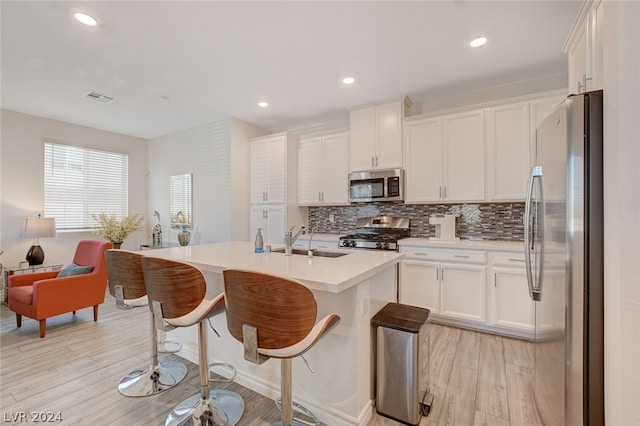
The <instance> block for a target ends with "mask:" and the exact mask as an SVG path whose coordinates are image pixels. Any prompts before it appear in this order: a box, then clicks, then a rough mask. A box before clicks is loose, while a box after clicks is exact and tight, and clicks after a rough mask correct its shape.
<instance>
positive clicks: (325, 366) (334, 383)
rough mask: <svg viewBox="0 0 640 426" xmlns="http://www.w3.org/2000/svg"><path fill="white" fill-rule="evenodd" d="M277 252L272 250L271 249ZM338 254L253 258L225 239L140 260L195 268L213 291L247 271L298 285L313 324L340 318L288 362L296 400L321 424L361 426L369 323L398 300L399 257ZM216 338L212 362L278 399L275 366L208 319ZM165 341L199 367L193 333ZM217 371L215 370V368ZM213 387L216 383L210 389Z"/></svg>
mask: <svg viewBox="0 0 640 426" xmlns="http://www.w3.org/2000/svg"><path fill="white" fill-rule="evenodd" d="M274 249H277V247H274ZM332 251H334V252H342V253H346V255H344V256H340V257H331V258H329V257H319V256H314V257H313V258H308V257H307V256H306V255H296V254H294V255H292V256H285V255H284V254H283V253H277V252H271V253H254V250H253V244H252V243H249V242H228V243H217V244H204V245H196V246H187V247H172V248H165V249H158V250H149V251H145V252H144V255H146V256H154V257H162V258H166V259H174V260H180V261H184V262H188V263H191V264H193V265H195V266H197V267H198V268H200V269H201V270H202V271H203V272H204V274H205V277H206V279H207V289H208V291H209V292H210V293H213V294H219V293H220V292H222V291H223V281H222V271H223V270H225V269H230V268H233V269H244V270H251V271H257V272H262V273H266V274H272V275H278V276H282V277H288V278H292V279H296V280H299V281H301V282H303V283H304V284H305V285H307V286H308V287H309V288H310V289H311V290H312V291H313V294H314V296H315V297H316V300H317V302H318V319H320V318H322V317H324V316H325V315H327V314H330V313H335V314H337V315H339V316H340V318H341V321H340V324H338V326H337V327H336V328H334V329H333V330H332V331H331V332H330V333H329V334H328V335H327V336H325V337H324V338H323V339H322V340H320V341H319V342H318V343H317V344H316V345H315V346H314V347H313V348H312V349H311V350H310V351H309V352H307V353H306V354H305V358H306V360H307V361H308V363H309V365H310V367H311V368H312V369H313V371H314V372H313V373H312V372H311V371H310V370H309V369H308V368H307V367H306V365H305V363H304V361H303V360H302V359H300V358H296V359H295V360H294V362H293V397H294V400H295V401H296V402H298V403H300V404H302V405H304V406H306V407H307V408H308V409H310V410H311V411H312V412H314V414H315V415H316V416H317V417H318V418H319V419H320V420H321V421H322V422H323V423H325V424H328V425H331V426H341V425H345V426H347V425H362V426H364V425H366V424H367V422H368V421H369V418H370V417H371V413H372V406H373V386H374V382H373V374H372V356H373V355H372V354H373V352H372V338H373V336H374V333H372V329H371V326H370V323H369V321H370V319H371V317H372V316H373V315H375V314H376V312H378V310H380V309H381V308H382V307H383V306H384V305H385V304H386V303H388V302H390V301H396V300H397V268H396V265H397V264H398V262H399V261H400V259H401V258H402V256H403V255H402V254H400V253H397V252H392V251H377V250H374V251H367V250H339V249H336V250H332ZM211 324H212V326H213V327H214V328H215V329H216V330H217V332H218V333H219V334H220V338H218V337H217V336H216V335H215V333H213V332H211V333H210V338H209V339H208V342H209V359H210V361H211V362H223V363H229V364H232V365H234V366H235V368H236V369H237V373H238V374H237V377H236V378H235V381H236V382H237V383H239V384H241V385H243V386H245V387H247V388H250V389H252V390H254V391H256V392H258V393H260V394H262V395H265V396H267V397H269V398H272V399H276V398H278V397H279V395H280V363H279V361H278V360H270V361H267V362H266V363H265V364H262V365H256V364H253V363H251V362H248V361H245V360H244V358H243V348H242V344H241V343H240V342H238V341H236V340H235V339H234V338H233V337H232V336H231V335H230V334H229V332H228V331H227V327H226V318H225V316H224V315H219V316H216V317H214V318H212V320H211ZM168 339H170V340H174V341H177V342H180V343H181V344H182V350H181V351H180V352H179V353H178V354H179V355H180V356H182V357H184V358H185V359H187V360H189V361H192V362H195V363H197V362H198V344H197V328H196V327H190V328H184V329H176V330H173V331H171V332H169V336H168ZM216 372H218V370H216ZM214 385H215V384H214Z"/></svg>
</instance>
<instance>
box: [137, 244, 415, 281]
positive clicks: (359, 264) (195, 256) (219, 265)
mask: <svg viewBox="0 0 640 426" xmlns="http://www.w3.org/2000/svg"><path fill="white" fill-rule="evenodd" d="M272 247H273V248H274V249H275V248H277V247H278V246H275V245H274V246H272ZM280 247H282V246H280ZM330 251H336V252H343V253H348V254H347V255H346V256H342V257H336V258H327V257H319V256H315V257H313V258H311V259H310V258H308V257H307V256H305V255H291V256H285V255H284V254H283V253H254V244H253V243H252V242H247V241H231V242H226V243H215V244H202V245H194V246H186V247H171V248H164V249H156V250H145V251H144V252H143V254H144V255H145V256H155V257H162V258H165V259H174V260H181V261H184V262H188V263H191V264H193V265H195V266H197V267H198V268H200V269H202V270H203V271H209V272H216V273H221V272H222V271H223V270H225V269H229V268H235V269H246V270H252V271H258V272H262V273H265V274H272V275H278V276H283V277H289V278H293V279H296V280H299V281H302V282H303V283H305V284H306V285H307V286H308V287H309V288H311V289H313V290H321V291H328V292H332V293H338V292H340V291H343V290H345V289H347V288H349V287H352V286H354V285H356V284H358V283H359V282H361V281H363V280H365V279H367V278H370V277H372V276H374V275H375V274H377V273H378V272H380V271H382V270H384V269H386V268H388V267H390V266H392V265H394V264H396V263H398V262H399V261H400V259H401V258H402V257H403V256H404V255H403V254H401V253H396V252H390V251H382V250H380V251H376V250H349V249H338V248H336V249H332V250H330Z"/></svg>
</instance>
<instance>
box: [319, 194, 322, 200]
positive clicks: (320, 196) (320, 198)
mask: <svg viewBox="0 0 640 426" xmlns="http://www.w3.org/2000/svg"><path fill="white" fill-rule="evenodd" d="M321 194H322V193H321V192H318V201H322V195H321Z"/></svg>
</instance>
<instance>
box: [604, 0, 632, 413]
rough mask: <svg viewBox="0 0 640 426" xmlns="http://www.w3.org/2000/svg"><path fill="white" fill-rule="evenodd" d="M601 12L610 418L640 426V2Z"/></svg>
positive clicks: (609, 3) (607, 401)
mask: <svg viewBox="0 0 640 426" xmlns="http://www.w3.org/2000/svg"><path fill="white" fill-rule="evenodd" d="M603 6H604V44H603V51H604V60H603V88H604V144H605V145H604V157H605V158H604V160H605V163H604V172H605V187H604V191H605V194H604V195H605V211H604V214H605V415H606V423H607V424H608V425H614V426H617V425H640V168H639V167H638V165H639V164H640V120H639V119H640V82H639V81H638V80H639V77H640V47H638V40H640V26H638V23H639V22H640V2H626V1H622V2H617V1H604V2H603ZM601 7H602V6H601Z"/></svg>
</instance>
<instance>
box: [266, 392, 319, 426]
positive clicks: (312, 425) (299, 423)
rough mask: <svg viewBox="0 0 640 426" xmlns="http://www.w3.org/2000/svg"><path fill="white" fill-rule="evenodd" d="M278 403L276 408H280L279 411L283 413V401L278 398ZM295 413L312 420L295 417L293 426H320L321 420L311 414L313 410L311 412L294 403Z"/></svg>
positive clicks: (275, 424) (274, 424)
mask: <svg viewBox="0 0 640 426" xmlns="http://www.w3.org/2000/svg"><path fill="white" fill-rule="evenodd" d="M275 403H276V407H278V410H281V411H282V399H280V398H278V399H276V401H275ZM293 411H295V412H297V413H299V414H302V415H304V416H306V417H308V418H309V419H310V421H309V420H305V419H301V418H299V417H294V418H293V423H292V426H305V425H306V426H319V425H320V420H318V418H317V417H316V416H315V414H313V413H312V412H311V410H309V409H308V408H306V407H305V406H303V405H301V404H298V403H297V402H295V401H294V402H293ZM280 425H282V422H281V421H278V422H275V423H271V426H280Z"/></svg>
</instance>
